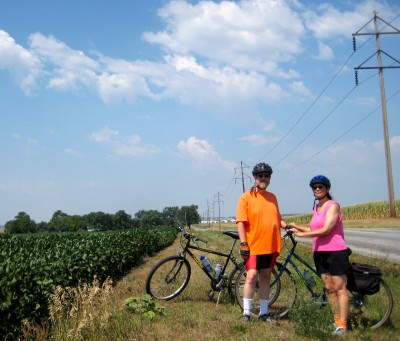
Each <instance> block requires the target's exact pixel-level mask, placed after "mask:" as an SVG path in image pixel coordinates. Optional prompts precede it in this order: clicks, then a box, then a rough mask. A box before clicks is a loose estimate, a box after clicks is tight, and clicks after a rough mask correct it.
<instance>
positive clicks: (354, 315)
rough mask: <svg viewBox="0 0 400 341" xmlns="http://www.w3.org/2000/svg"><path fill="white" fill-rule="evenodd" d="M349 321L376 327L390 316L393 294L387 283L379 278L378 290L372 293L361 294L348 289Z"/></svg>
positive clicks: (363, 325)
mask: <svg viewBox="0 0 400 341" xmlns="http://www.w3.org/2000/svg"><path fill="white" fill-rule="evenodd" d="M349 300H350V321H351V322H353V323H354V324H355V326H362V327H365V328H371V329H377V328H379V327H380V326H382V325H383V324H384V323H385V322H386V321H387V320H388V319H389V317H390V314H391V313H392V309H393V296H392V292H391V291H390V288H389V286H388V285H387V283H386V282H385V281H384V280H383V279H382V278H381V282H380V290H379V291H378V292H377V293H376V294H374V295H361V294H358V293H353V292H350V291H349Z"/></svg>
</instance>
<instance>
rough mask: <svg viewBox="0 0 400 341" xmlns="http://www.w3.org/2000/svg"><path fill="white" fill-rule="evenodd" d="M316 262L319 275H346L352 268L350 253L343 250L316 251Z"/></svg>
mask: <svg viewBox="0 0 400 341" xmlns="http://www.w3.org/2000/svg"><path fill="white" fill-rule="evenodd" d="M314 263H315V268H316V269H317V272H318V275H322V274H326V273H328V274H330V275H333V276H342V275H346V274H347V273H348V272H349V269H350V261H349V253H348V251H347V250H341V251H314Z"/></svg>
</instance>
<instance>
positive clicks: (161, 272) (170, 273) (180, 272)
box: [146, 256, 192, 301]
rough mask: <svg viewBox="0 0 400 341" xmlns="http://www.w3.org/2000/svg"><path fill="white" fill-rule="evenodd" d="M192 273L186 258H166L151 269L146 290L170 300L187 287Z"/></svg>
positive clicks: (156, 296)
mask: <svg viewBox="0 0 400 341" xmlns="http://www.w3.org/2000/svg"><path fill="white" fill-rule="evenodd" d="M191 273H192V270H191V267H190V263H189V261H188V260H187V259H186V258H184V257H181V256H170V257H167V258H164V259H162V260H161V261H160V262H158V263H157V264H156V265H155V266H154V267H153V268H152V269H151V270H150V272H149V275H148V276H147V279H146V292H147V293H148V294H149V295H151V296H153V297H155V298H158V299H160V300H165V301H169V300H171V299H173V298H175V297H176V296H178V295H179V294H181V293H182V291H183V290H184V289H185V288H186V286H187V284H188V283H189V280H190V276H191Z"/></svg>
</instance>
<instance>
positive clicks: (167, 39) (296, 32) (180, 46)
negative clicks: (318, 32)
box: [143, 0, 305, 76]
mask: <svg viewBox="0 0 400 341" xmlns="http://www.w3.org/2000/svg"><path fill="white" fill-rule="evenodd" d="M159 16H160V17H161V18H162V19H163V20H164V21H165V22H166V29H165V30H164V31H161V32H146V33H144V35H143V37H144V39H145V40H146V41H148V42H150V43H153V44H160V45H161V46H162V47H164V48H165V50H166V51H169V52H170V53H172V54H192V55H197V56H202V57H205V58H207V59H209V60H210V61H212V62H214V63H221V64H222V65H224V64H229V65H232V66H234V67H237V68H241V69H250V70H258V71H261V72H265V73H268V74H274V75H275V76H276V75H277V74H278V73H280V74H281V76H284V75H286V76H288V75H290V72H291V71H282V70H280V68H279V67H278V64H279V63H280V62H284V61H288V60H290V59H291V58H292V57H293V56H294V55H296V54H298V53H300V52H301V51H302V45H301V39H302V37H303V35H304V33H305V29H304V27H303V24H302V21H301V18H300V16H299V15H298V14H297V13H296V12H295V11H293V10H292V9H291V8H290V7H289V5H288V2H286V1H264V0H254V1H238V2H233V1H223V2H220V3H215V2H212V1H201V2H199V3H197V4H194V5H192V4H189V3H188V2H186V1H171V2H169V3H167V4H166V5H165V6H164V7H163V8H162V9H161V10H160V11H159ZM221 47H223V48H221Z"/></svg>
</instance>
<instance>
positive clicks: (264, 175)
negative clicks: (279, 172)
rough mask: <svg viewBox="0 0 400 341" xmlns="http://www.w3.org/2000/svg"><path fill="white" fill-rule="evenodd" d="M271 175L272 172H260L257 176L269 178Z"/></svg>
mask: <svg viewBox="0 0 400 341" xmlns="http://www.w3.org/2000/svg"><path fill="white" fill-rule="evenodd" d="M270 177H271V174H270V173H259V174H257V178H259V179H263V178H266V179H269V178H270Z"/></svg>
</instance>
